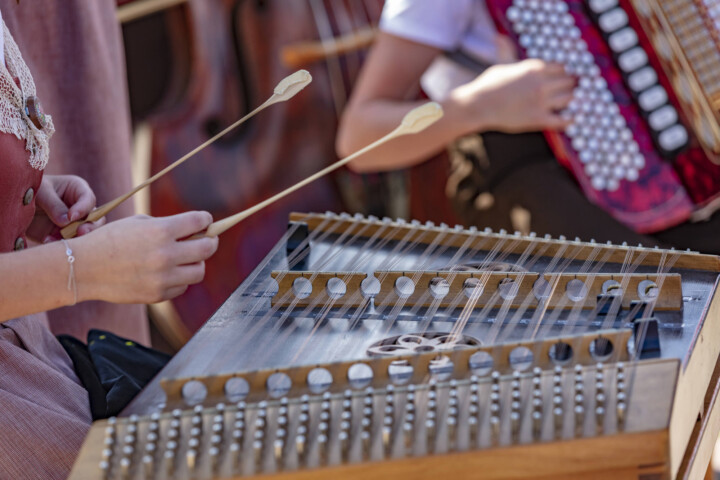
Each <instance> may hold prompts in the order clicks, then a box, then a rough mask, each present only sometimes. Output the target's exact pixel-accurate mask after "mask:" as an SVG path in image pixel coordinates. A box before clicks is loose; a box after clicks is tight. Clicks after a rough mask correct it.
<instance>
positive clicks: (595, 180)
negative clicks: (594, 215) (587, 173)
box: [591, 175, 607, 190]
mask: <svg viewBox="0 0 720 480" xmlns="http://www.w3.org/2000/svg"><path fill="white" fill-rule="evenodd" d="M591 183H592V187H593V188H594V189H595V190H605V187H606V185H607V182H606V180H605V177H601V176H600V175H596V176H594V177H592V180H591Z"/></svg>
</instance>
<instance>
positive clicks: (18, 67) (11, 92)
mask: <svg viewBox="0 0 720 480" xmlns="http://www.w3.org/2000/svg"><path fill="white" fill-rule="evenodd" d="M0 23H1V24H2V28H3V44H4V45H3V49H4V53H5V55H4V58H5V62H3V63H4V65H0V132H3V133H7V134H12V135H15V137H17V138H19V139H21V140H25V150H27V151H28V152H30V159H29V162H30V165H31V166H32V167H33V168H35V169H37V170H42V169H44V168H45V166H46V165H47V162H48V158H49V156H50V148H49V145H48V142H49V140H50V137H51V136H52V134H53V133H54V132H55V128H54V126H53V123H52V119H51V118H50V116H49V115H46V116H45V118H46V121H47V123H46V125H45V127H44V128H43V129H38V128H37V127H36V126H35V125H34V124H33V122H32V121H31V120H30V118H28V114H27V113H26V110H25V103H26V99H28V98H30V97H34V96H36V91H35V82H34V81H33V79H32V75H31V74H30V70H29V69H28V67H27V65H26V64H25V61H24V60H23V58H22V56H21V55H20V50H19V49H18V46H17V44H16V43H15V40H14V39H13V38H12V35H10V32H9V31H8V28H7V26H6V25H5V22H3V21H2V17H0ZM13 78H15V79H17V80H18V83H19V86H18V84H17V83H15V81H14V80H13Z"/></svg>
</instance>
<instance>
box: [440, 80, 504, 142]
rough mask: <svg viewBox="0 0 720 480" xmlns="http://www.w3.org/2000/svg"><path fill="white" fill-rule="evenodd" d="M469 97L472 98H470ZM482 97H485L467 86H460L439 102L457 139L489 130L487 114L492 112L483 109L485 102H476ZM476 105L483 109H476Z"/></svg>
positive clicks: (489, 120)
mask: <svg viewBox="0 0 720 480" xmlns="http://www.w3.org/2000/svg"><path fill="white" fill-rule="evenodd" d="M471 96H473V97H474V98H470V97H471ZM484 96H486V95H485V94H484V93H483V92H477V91H472V90H471V88H470V87H469V85H461V86H459V87H457V88H455V89H454V90H452V91H451V92H450V94H449V95H448V97H447V98H446V99H445V100H444V101H443V102H441V103H442V107H443V110H444V112H445V118H447V119H448V121H450V122H454V125H453V126H452V127H451V128H452V129H453V131H455V132H456V133H457V137H461V136H464V135H468V134H471V133H476V132H483V131H487V130H489V129H490V125H491V118H490V116H489V114H490V115H491V114H492V112H490V109H488V108H484V105H485V104H486V103H487V102H486V101H478V99H479V98H480V97H484ZM478 105H483V108H478Z"/></svg>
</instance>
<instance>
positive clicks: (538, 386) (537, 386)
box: [532, 367, 543, 440]
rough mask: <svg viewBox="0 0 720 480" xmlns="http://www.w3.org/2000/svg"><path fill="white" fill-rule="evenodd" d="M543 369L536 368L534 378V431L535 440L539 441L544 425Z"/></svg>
mask: <svg viewBox="0 0 720 480" xmlns="http://www.w3.org/2000/svg"><path fill="white" fill-rule="evenodd" d="M542 386H543V385H542V369H541V368H539V367H535V368H534V369H533V377H532V431H533V438H534V439H535V440H539V439H540V436H541V435H542V424H543V390H542Z"/></svg>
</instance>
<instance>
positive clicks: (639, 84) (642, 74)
mask: <svg viewBox="0 0 720 480" xmlns="http://www.w3.org/2000/svg"><path fill="white" fill-rule="evenodd" d="M657 83H658V76H657V73H656V72H655V70H654V69H653V68H652V67H645V68H643V69H641V70H638V71H637V72H635V73H633V74H631V75H630V76H629V77H628V85H630V88H631V89H632V90H633V91H634V92H642V91H643V90H645V89H647V88H650V87H651V86H653V85H656V84H657Z"/></svg>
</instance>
